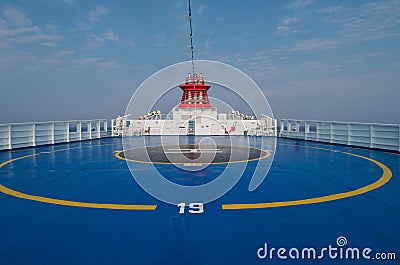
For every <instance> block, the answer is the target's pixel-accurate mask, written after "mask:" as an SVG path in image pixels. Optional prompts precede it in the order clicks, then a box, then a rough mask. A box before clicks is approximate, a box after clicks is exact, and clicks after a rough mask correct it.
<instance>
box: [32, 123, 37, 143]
mask: <svg viewBox="0 0 400 265" xmlns="http://www.w3.org/2000/svg"><path fill="white" fill-rule="evenodd" d="M32 145H33V146H36V123H32Z"/></svg>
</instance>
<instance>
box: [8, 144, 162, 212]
mask: <svg viewBox="0 0 400 265" xmlns="http://www.w3.org/2000/svg"><path fill="white" fill-rule="evenodd" d="M64 150H65V149H64ZM57 151H61V150H57ZM40 154H42V153H40ZM40 154H32V155H26V156H21V157H17V158H14V159H10V160H8V161H6V162H3V163H1V164H0V168H1V167H3V166H5V165H7V164H9V163H12V162H14V161H17V160H21V159H24V158H28V157H33V156H37V155H40ZM0 192H2V193H4V194H7V195H10V196H14V197H17V198H20V199H25V200H31V201H37V202H43V203H49V204H57V205H63V206H74V207H83V208H97V209H112V210H143V211H154V210H155V209H156V208H157V205H139V204H110V203H91V202H78V201H69V200H61V199H53V198H48V197H43V196H36V195H30V194H26V193H22V192H19V191H16V190H13V189H10V188H7V187H5V186H3V185H1V184H0Z"/></svg>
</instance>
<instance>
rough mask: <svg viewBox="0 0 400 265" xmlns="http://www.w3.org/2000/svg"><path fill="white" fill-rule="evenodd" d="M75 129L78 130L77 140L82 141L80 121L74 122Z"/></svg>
mask: <svg viewBox="0 0 400 265" xmlns="http://www.w3.org/2000/svg"><path fill="white" fill-rule="evenodd" d="M76 129H77V131H78V136H79V141H82V122H81V121H79V122H78V123H77V124H76Z"/></svg>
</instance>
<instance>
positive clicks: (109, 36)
mask: <svg viewBox="0 0 400 265" xmlns="http://www.w3.org/2000/svg"><path fill="white" fill-rule="evenodd" d="M103 36H104V38H105V39H107V40H109V41H112V42H119V36H118V35H117V34H116V33H115V32H113V31H112V30H107V31H106V32H105V33H104V35H103Z"/></svg>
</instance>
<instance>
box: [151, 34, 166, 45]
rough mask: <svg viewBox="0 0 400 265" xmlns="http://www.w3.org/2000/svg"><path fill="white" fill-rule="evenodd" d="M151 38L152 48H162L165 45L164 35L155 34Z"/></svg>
mask: <svg viewBox="0 0 400 265" xmlns="http://www.w3.org/2000/svg"><path fill="white" fill-rule="evenodd" d="M152 38H153V39H154V41H155V43H154V46H157V47H162V46H165V45H166V41H167V36H166V35H165V34H164V33H159V34H155V35H153V36H152Z"/></svg>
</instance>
